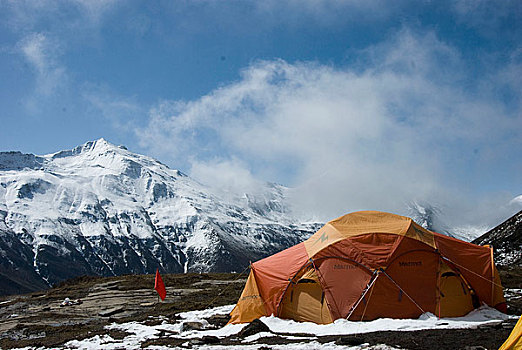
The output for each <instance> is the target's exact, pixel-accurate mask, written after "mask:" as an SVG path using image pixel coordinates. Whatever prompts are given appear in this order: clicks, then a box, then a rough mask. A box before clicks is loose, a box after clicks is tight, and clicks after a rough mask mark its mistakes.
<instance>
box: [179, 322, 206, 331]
mask: <svg viewBox="0 0 522 350" xmlns="http://www.w3.org/2000/svg"><path fill="white" fill-rule="evenodd" d="M202 329H203V324H202V323H201V322H183V323H182V324H181V332H186V331H199V330H202Z"/></svg>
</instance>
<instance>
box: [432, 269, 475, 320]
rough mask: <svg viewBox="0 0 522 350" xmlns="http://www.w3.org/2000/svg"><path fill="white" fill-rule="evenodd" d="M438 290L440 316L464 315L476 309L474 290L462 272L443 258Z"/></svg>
mask: <svg viewBox="0 0 522 350" xmlns="http://www.w3.org/2000/svg"><path fill="white" fill-rule="evenodd" d="M438 290H439V298H438V305H437V308H436V310H437V313H438V316H439V317H457V316H462V315H466V314H467V313H469V312H470V311H472V310H473V309H474V307H473V293H474V292H473V291H471V290H470V289H469V287H468V285H467V283H466V282H465V281H464V280H463V279H462V277H461V276H460V274H459V273H458V272H457V271H454V270H453V269H451V267H449V266H448V265H447V264H446V263H445V262H444V261H443V260H441V266H440V276H439V288H438Z"/></svg>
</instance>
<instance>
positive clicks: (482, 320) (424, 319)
mask: <svg viewBox="0 0 522 350" xmlns="http://www.w3.org/2000/svg"><path fill="white" fill-rule="evenodd" d="M233 307H234V305H226V306H220V307H215V308H211V309H207V310H198V311H190V312H183V313H180V314H178V316H179V318H180V320H179V321H178V322H176V323H169V322H168V320H167V319H166V318H165V317H159V318H158V319H159V320H160V321H162V323H161V324H157V325H146V324H145V323H141V322H126V323H120V324H118V323H113V324H110V325H108V326H106V327H105V328H106V329H107V330H108V331H109V330H121V331H124V332H127V333H128V334H129V335H127V336H126V337H125V338H123V339H113V338H112V337H110V336H109V335H102V336H99V335H97V336H94V337H92V338H89V339H84V340H73V341H70V342H68V343H66V344H64V346H63V347H62V349H86V350H91V349H105V350H116V349H122V348H124V349H140V348H141V343H142V342H145V341H147V340H152V339H156V338H158V337H159V335H160V334H163V335H162V337H165V334H171V337H176V338H178V339H186V340H187V345H188V344H189V342H190V341H191V340H194V339H201V338H202V337H203V336H215V337H218V338H225V337H228V336H232V335H235V334H237V333H239V332H240V331H241V330H242V329H243V327H245V326H246V325H245V324H230V325H226V326H225V327H223V328H220V329H209V328H210V327H211V325H210V324H209V323H208V322H207V319H208V318H209V317H211V316H213V315H223V314H228V313H229V312H230V311H232V309H233ZM512 318H516V316H509V315H506V314H503V313H501V312H499V311H497V310H495V309H492V308H490V307H487V306H482V307H480V308H479V309H476V310H474V311H472V312H470V313H469V314H468V315H466V316H464V317H455V318H442V319H439V318H437V317H436V316H435V315H433V314H431V313H425V314H423V315H421V316H420V317H419V318H418V319H388V318H383V319H377V320H374V321H369V322H353V321H347V320H343V319H340V320H336V321H335V322H334V323H331V324H326V325H318V324H314V323H309V322H295V321H292V320H283V319H280V318H277V317H274V316H270V317H262V318H261V321H263V322H264V323H265V324H266V325H267V326H268V327H269V329H270V332H262V333H258V334H255V335H251V336H248V337H246V338H245V339H244V340H243V341H242V343H243V344H241V345H236V346H230V345H226V346H224V345H203V344H201V345H197V346H194V348H197V349H209V350H210V349H213V350H219V349H259V347H260V346H262V345H264V344H263V341H262V339H263V338H268V337H273V336H280V337H283V338H286V339H289V340H295V342H294V343H292V344H280V345H270V346H269V347H270V348H271V349H284V350H286V349H288V350H290V349H335V350H339V349H348V350H362V349H369V350H370V349H373V350H387V349H388V350H389V349H395V348H392V347H389V346H387V345H378V346H370V345H368V344H362V345H358V346H342V345H336V344H335V343H326V344H321V343H320V342H318V341H317V339H316V337H317V336H325V335H349V334H356V333H367V332H376V331H417V330H424V329H449V328H452V329H462V328H477V327H478V326H480V325H484V324H491V323H500V322H502V321H504V320H507V319H512ZM186 322H199V323H200V324H201V325H202V328H203V329H202V330H188V331H184V330H183V324H184V323H186ZM276 333H284V335H281V334H276ZM292 333H295V334H298V335H295V336H294V335H292ZM304 333H305V334H309V336H304V335H303V334H304ZM254 342H255V344H249V343H254ZM25 349H27V350H29V349H34V348H25ZM54 349H56V348H54ZM58 349H60V348H58ZM148 349H157V350H160V349H172V347H165V346H149V347H148ZM39 350H44V349H39Z"/></svg>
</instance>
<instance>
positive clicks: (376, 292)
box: [230, 211, 506, 323]
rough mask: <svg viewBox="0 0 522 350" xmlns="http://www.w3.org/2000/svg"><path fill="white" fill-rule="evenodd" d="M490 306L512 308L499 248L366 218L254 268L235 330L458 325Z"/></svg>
mask: <svg viewBox="0 0 522 350" xmlns="http://www.w3.org/2000/svg"><path fill="white" fill-rule="evenodd" d="M482 303H485V304H487V305H490V306H494V307H496V308H498V309H499V310H505V307H506V304H505V299H504V296H503V290H502V286H501V284H500V278H499V275H498V272H497V269H496V268H495V264H494V262H493V250H492V248H490V247H488V246H477V245H474V244H471V243H467V242H464V241H461V240H458V239H455V238H451V237H448V236H445V235H441V234H438V233H436V232H432V231H428V230H426V229H424V228H423V227H421V226H420V225H418V224H416V223H415V222H414V221H413V220H412V219H410V218H407V217H403V216H399V215H394V214H389V213H383V212H377V211H361V212H356V213H351V214H347V215H345V216H342V217H340V218H337V219H335V220H332V221H330V222H328V223H327V224H326V225H324V226H323V227H322V228H321V229H320V230H319V231H317V232H316V233H315V234H314V235H313V236H312V237H310V238H309V239H307V240H306V241H304V242H303V243H300V244H297V245H295V246H293V247H291V248H288V249H286V250H284V251H282V252H279V253H277V254H275V255H272V256H270V257H267V258H265V259H262V260H259V261H257V262H255V263H253V264H252V265H251V270H250V275H249V277H248V280H247V282H246V285H245V288H244V290H243V293H242V294H241V297H240V299H239V301H238V303H237V305H236V307H235V308H234V309H233V310H232V312H231V319H230V323H243V322H250V321H252V320H254V319H255V318H258V317H261V316H269V315H276V316H278V317H281V318H288V319H294V320H296V321H310V322H315V323H330V322H332V321H334V320H336V319H338V318H347V319H350V320H373V319H376V318H380V317H391V318H415V317H418V316H420V315H421V314H422V313H424V312H431V313H433V314H435V315H437V316H439V317H452V316H462V315H465V314H466V313H468V312H469V311H471V310H473V309H474V308H476V307H478V306H479V305H481V304H482Z"/></svg>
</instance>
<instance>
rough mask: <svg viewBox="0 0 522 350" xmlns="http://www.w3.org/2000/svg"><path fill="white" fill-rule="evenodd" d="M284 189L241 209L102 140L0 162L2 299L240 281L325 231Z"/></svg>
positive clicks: (271, 187) (272, 188)
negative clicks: (296, 211) (113, 283)
mask: <svg viewBox="0 0 522 350" xmlns="http://www.w3.org/2000/svg"><path fill="white" fill-rule="evenodd" d="M287 191H288V189H287V188H285V187H282V186H279V185H275V184H267V185H266V186H265V189H264V191H263V194H262V195H256V196H252V195H245V196H244V197H243V198H242V200H241V201H237V200H236V201H231V200H226V199H223V198H220V197H218V196H217V195H216V194H212V193H214V192H212V191H210V190H209V188H207V187H206V186H204V185H202V184H200V183H198V182H197V181H195V180H193V179H191V178H190V177H188V176H186V175H184V174H183V173H181V172H180V171H177V170H172V169H169V168H168V167H167V166H166V165H163V164H161V163H160V162H158V161H156V160H154V159H152V158H149V157H146V156H142V155H138V154H135V153H132V152H130V151H128V150H127V149H126V148H125V147H122V146H114V145H112V144H110V143H108V142H107V141H105V140H103V139H100V140H97V141H94V142H87V143H86V144H84V145H82V146H79V147H76V148H75V149H73V150H68V151H61V152H58V153H54V154H49V155H44V156H37V155H33V154H22V153H20V152H3V153H0V258H1V264H0V293H4V294H5V293H11V292H21V291H28V290H36V289H40V288H45V287H46V286H48V285H50V284H54V283H56V282H59V281H61V280H64V279H67V278H71V277H75V276H80V275H86V274H87V275H120V274H129V273H152V272H154V271H155V270H156V268H158V267H159V268H160V269H161V270H163V271H167V272H184V271H200V272H202V271H241V270H242V269H243V268H244V267H246V266H247V265H248V263H249V261H250V260H257V259H260V258H262V257H264V256H267V255H270V254H273V253H275V252H277V251H279V250H282V249H284V248H287V247H289V246H291V245H294V244H297V243H299V242H301V241H303V240H304V239H306V238H307V237H308V236H309V235H310V234H312V233H313V232H314V231H315V230H316V229H317V228H318V227H319V226H320V225H318V224H299V223H298V222H296V221H295V220H292V219H291V218H290V217H291V216H290V215H287V214H288V213H287V212H286V211H287V209H286V208H287V206H286V204H285V203H284V199H285V196H286V192H287Z"/></svg>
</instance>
